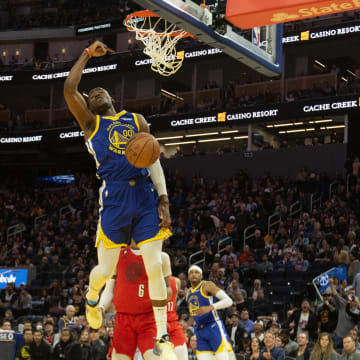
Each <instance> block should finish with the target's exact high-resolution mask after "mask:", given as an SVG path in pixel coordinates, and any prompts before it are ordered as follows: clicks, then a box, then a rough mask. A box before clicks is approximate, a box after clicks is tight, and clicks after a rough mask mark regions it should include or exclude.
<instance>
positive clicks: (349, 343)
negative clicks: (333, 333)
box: [339, 335, 360, 360]
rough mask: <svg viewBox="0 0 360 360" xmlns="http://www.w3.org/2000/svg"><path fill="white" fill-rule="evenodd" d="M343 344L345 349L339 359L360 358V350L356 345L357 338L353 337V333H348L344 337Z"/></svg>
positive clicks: (357, 359) (353, 359)
mask: <svg viewBox="0 0 360 360" xmlns="http://www.w3.org/2000/svg"><path fill="white" fill-rule="evenodd" d="M343 346H344V351H343V353H342V354H341V355H340V358H339V360H348V359H352V360H359V359H360V351H359V350H357V349H356V347H355V340H354V339H353V338H352V336H351V335H346V336H345V337H344V338H343Z"/></svg>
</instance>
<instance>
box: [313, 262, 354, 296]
mask: <svg viewBox="0 0 360 360" xmlns="http://www.w3.org/2000/svg"><path fill="white" fill-rule="evenodd" d="M332 276H336V277H337V278H338V279H339V282H340V281H341V280H347V270H346V266H341V267H336V268H334V269H330V270H329V271H328V272H326V273H325V274H323V275H321V276H320V277H319V278H318V282H319V288H320V291H321V292H323V291H325V290H326V289H327V288H328V287H329V286H330V284H329V279H330V278H331V277H332Z"/></svg>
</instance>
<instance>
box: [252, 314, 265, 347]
mask: <svg viewBox="0 0 360 360" xmlns="http://www.w3.org/2000/svg"><path fill="white" fill-rule="evenodd" d="M253 337H257V338H258V339H259V341H260V344H261V345H262V344H263V342H264V323H263V322H262V321H261V320H256V321H255V322H254V332H253V333H251V338H253Z"/></svg>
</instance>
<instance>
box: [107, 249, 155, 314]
mask: <svg viewBox="0 0 360 360" xmlns="http://www.w3.org/2000/svg"><path fill="white" fill-rule="evenodd" d="M113 303H114V306H115V310H116V312H118V313H123V314H145V313H152V311H153V309H152V305H151V300H150V297H149V287H148V278H147V275H146V271H145V266H144V262H143V259H142V256H141V255H135V254H134V253H133V252H132V251H131V249H130V247H129V246H128V247H126V248H123V249H121V252H120V256H119V261H118V263H117V275H116V283H115V289H114V298H113Z"/></svg>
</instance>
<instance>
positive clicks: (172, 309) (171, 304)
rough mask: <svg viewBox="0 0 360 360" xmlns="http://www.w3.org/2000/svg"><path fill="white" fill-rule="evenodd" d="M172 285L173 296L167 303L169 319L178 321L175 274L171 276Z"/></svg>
mask: <svg viewBox="0 0 360 360" xmlns="http://www.w3.org/2000/svg"><path fill="white" fill-rule="evenodd" d="M170 286H171V290H172V297H171V299H170V300H169V301H168V303H167V321H177V320H178V319H179V318H178V315H177V313H176V296H177V289H176V280H175V277H174V276H170Z"/></svg>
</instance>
